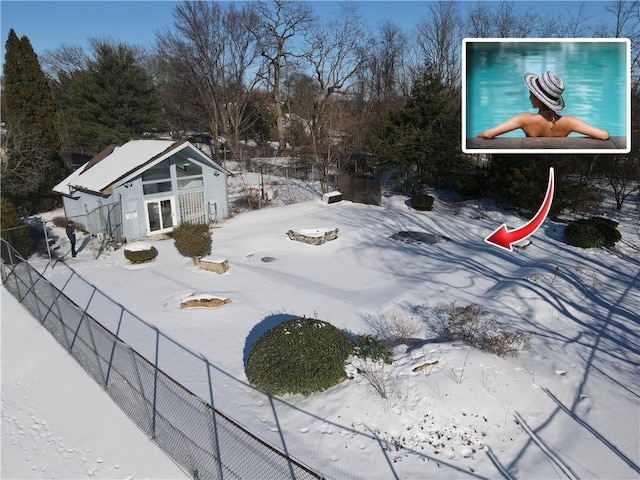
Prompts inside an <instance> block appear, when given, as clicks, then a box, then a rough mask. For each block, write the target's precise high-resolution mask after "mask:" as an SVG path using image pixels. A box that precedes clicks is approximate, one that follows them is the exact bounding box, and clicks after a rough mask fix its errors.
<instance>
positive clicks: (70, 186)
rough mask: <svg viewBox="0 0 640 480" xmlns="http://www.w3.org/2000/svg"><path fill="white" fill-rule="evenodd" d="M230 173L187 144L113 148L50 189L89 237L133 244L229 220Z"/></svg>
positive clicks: (160, 142) (149, 142) (151, 142)
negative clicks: (184, 227) (184, 226)
mask: <svg viewBox="0 0 640 480" xmlns="http://www.w3.org/2000/svg"><path fill="white" fill-rule="evenodd" d="M229 175H230V173H229V172H228V171H227V170H226V169H225V168H223V167H221V166H220V165H218V164H217V163H216V162H214V161H213V160H212V159H211V158H210V157H209V156H207V155H206V154H204V153H203V152H201V151H200V150H199V149H198V148H197V147H195V146H194V145H193V144H191V143H190V142H188V141H186V140H180V141H174V140H132V141H130V142H128V143H126V144H124V145H122V146H114V145H111V146H109V147H107V148H106V149H105V150H103V151H102V152H100V153H99V154H98V155H96V156H95V157H93V158H92V159H91V160H90V161H89V162H88V163H87V164H85V165H84V166H83V167H80V168H79V169H78V170H76V171H74V172H73V173H72V174H71V175H69V176H68V177H67V178H65V179H64V180H63V181H62V182H60V183H59V184H58V185H56V186H55V187H54V189H53V190H54V192H56V193H59V194H60V195H61V196H62V200H63V205H64V211H65V216H66V217H67V218H69V219H72V220H74V221H75V222H76V223H80V224H82V226H83V227H84V228H85V229H86V230H87V231H88V232H89V233H91V234H92V235H105V236H107V237H108V238H109V239H110V240H113V241H116V242H121V241H124V240H126V241H132V240H136V239H139V238H142V237H147V236H149V235H154V234H159V233H168V232H171V231H172V230H173V228H174V227H175V226H177V225H180V224H181V223H195V222H198V223H207V222H216V221H218V220H221V219H223V218H226V217H227V216H228V215H229V201H228V192H227V178H228V176H229Z"/></svg>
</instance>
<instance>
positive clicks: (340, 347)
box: [247, 317, 352, 395]
mask: <svg viewBox="0 0 640 480" xmlns="http://www.w3.org/2000/svg"><path fill="white" fill-rule="evenodd" d="M351 350H352V345H351V342H349V340H348V339H347V337H346V336H345V335H344V334H343V333H342V332H341V331H340V330H339V329H337V328H336V327H334V326H333V325H331V324H330V323H328V322H324V321H322V320H317V319H312V318H306V317H302V318H294V319H292V320H288V321H286V322H283V323H281V324H280V325H278V326H276V327H274V328H272V329H270V330H268V331H267V332H265V333H264V334H263V335H262V336H261V337H260V338H259V339H258V340H257V341H256V342H255V344H254V345H253V347H252V348H251V353H250V354H249V359H248V361H247V378H248V379H249V382H251V384H252V385H254V386H256V387H257V388H260V389H262V390H264V391H266V392H268V393H270V394H272V395H282V394H285V393H293V394H296V393H299V394H302V395H309V394H311V393H313V392H321V391H323V390H326V389H327V388H329V387H331V386H332V385H335V384H337V383H338V382H340V380H341V379H343V378H344V377H345V376H346V373H345V371H344V364H345V361H346V360H347V357H348V356H349V354H350V353H351Z"/></svg>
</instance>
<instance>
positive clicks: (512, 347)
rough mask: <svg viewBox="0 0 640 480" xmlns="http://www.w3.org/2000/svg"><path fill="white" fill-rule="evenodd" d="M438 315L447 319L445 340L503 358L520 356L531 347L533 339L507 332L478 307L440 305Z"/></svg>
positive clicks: (526, 335)
mask: <svg viewBox="0 0 640 480" xmlns="http://www.w3.org/2000/svg"><path fill="white" fill-rule="evenodd" d="M438 311H439V312H440V313H441V314H444V316H445V317H446V318H447V321H446V322H445V326H444V331H443V332H440V334H441V337H442V338H443V339H445V340H456V341H459V342H463V343H466V344H467V345H470V346H472V347H476V348H479V349H480V350H483V351H485V352H488V353H494V354H496V355H498V356H500V357H513V356H517V355H518V353H519V352H520V351H521V350H528V349H529V348H530V347H531V335H530V334H528V333H523V332H509V331H507V330H505V329H504V328H503V327H502V326H501V325H500V323H499V322H498V320H497V319H496V317H495V316H494V317H488V315H489V312H487V311H486V310H484V309H483V308H481V307H479V306H478V305H466V306H459V305H456V304H455V303H450V304H447V305H440V306H439V307H438Z"/></svg>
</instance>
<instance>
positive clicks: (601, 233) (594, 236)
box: [564, 217, 622, 248]
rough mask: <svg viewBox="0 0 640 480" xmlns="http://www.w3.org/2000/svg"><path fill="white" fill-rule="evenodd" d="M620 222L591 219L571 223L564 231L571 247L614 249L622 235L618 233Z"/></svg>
mask: <svg viewBox="0 0 640 480" xmlns="http://www.w3.org/2000/svg"><path fill="white" fill-rule="evenodd" d="M617 227H618V222H615V221H613V220H609V219H608V218H602V217H591V218H590V219H588V220H586V219H583V220H577V221H575V222H572V223H570V224H569V225H567V227H566V228H565V230H564V235H565V238H566V239H567V243H569V245H574V246H576V247H582V248H600V247H602V246H607V247H612V246H613V245H615V244H616V242H619V241H620V239H621V238H622V235H621V234H620V232H619V231H618V228H617Z"/></svg>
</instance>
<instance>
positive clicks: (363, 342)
mask: <svg viewBox="0 0 640 480" xmlns="http://www.w3.org/2000/svg"><path fill="white" fill-rule="evenodd" d="M353 354H354V355H355V356H356V357H359V358H370V359H371V360H374V361H378V360H382V361H383V362H384V363H389V364H390V363H392V362H393V355H392V352H391V349H390V348H389V346H388V345H387V344H386V343H385V342H383V341H382V340H380V339H378V338H376V337H374V336H373V335H357V336H356V338H355V339H354V340H353Z"/></svg>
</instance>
